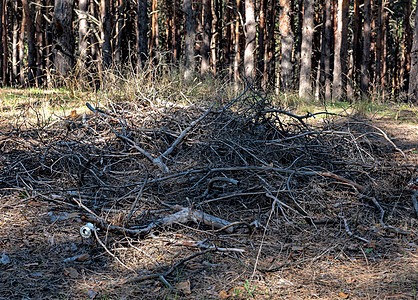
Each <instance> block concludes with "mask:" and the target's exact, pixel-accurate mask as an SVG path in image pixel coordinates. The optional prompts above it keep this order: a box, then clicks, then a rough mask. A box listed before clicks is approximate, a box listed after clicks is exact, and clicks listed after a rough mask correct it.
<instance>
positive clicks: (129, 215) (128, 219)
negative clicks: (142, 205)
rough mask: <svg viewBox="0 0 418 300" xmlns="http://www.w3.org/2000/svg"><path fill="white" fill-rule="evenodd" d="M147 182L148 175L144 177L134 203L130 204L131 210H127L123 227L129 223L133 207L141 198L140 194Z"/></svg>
mask: <svg viewBox="0 0 418 300" xmlns="http://www.w3.org/2000/svg"><path fill="white" fill-rule="evenodd" d="M147 182H148V174H147V176H146V177H145V180H144V184H143V185H142V186H141V189H140V190H139V192H138V195H137V196H136V198H135V201H134V202H133V203H132V206H131V209H130V210H129V213H128V216H127V217H126V220H125V225H126V224H128V223H129V221H130V220H131V218H132V214H133V213H134V210H135V206H136V204H137V203H138V200H139V198H141V197H142V193H143V192H144V188H145V186H146V185H147Z"/></svg>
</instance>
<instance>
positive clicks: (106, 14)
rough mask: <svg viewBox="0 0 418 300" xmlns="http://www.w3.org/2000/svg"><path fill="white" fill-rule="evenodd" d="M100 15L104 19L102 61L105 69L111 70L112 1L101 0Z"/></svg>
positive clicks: (102, 27)
mask: <svg viewBox="0 0 418 300" xmlns="http://www.w3.org/2000/svg"><path fill="white" fill-rule="evenodd" d="M100 14H101V19H102V26H101V39H102V43H103V44H102V61H103V67H104V68H109V67H110V65H111V64H112V48H111V45H110V34H111V22H110V20H111V16H110V0H101V5H100Z"/></svg>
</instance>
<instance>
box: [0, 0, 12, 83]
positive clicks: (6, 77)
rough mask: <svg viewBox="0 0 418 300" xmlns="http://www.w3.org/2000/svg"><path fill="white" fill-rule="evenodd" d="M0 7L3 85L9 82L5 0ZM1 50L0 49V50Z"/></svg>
mask: <svg viewBox="0 0 418 300" xmlns="http://www.w3.org/2000/svg"><path fill="white" fill-rule="evenodd" d="M0 9H1V10H2V12H3V16H2V20H1V21H0V22H1V29H0V30H1V32H2V33H1V34H0V39H1V42H0V43H1V44H2V49H3V63H2V69H3V72H2V76H3V86H5V85H8V84H9V79H10V78H9V47H8V45H9V44H8V35H7V33H8V30H7V28H8V20H9V19H8V9H7V1H3V3H2V6H0ZM0 51H1V50H0Z"/></svg>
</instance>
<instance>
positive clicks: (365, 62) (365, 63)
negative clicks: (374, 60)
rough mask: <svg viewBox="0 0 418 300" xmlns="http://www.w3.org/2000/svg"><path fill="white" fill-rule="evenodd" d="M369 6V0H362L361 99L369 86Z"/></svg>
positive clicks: (366, 94)
mask: <svg viewBox="0 0 418 300" xmlns="http://www.w3.org/2000/svg"><path fill="white" fill-rule="evenodd" d="M371 24H372V22H371V6H370V0H364V39H363V56H362V63H361V82H360V89H361V92H362V97H367V96H368V90H369V84H370V70H369V68H370V45H371V41H370V39H371V33H372V28H371Z"/></svg>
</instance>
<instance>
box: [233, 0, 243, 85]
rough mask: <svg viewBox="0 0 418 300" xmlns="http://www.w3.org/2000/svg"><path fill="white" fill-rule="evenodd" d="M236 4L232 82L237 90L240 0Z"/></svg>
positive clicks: (239, 61)
mask: <svg viewBox="0 0 418 300" xmlns="http://www.w3.org/2000/svg"><path fill="white" fill-rule="evenodd" d="M236 1H237V2H236V4H237V7H236V8H237V15H236V16H235V18H236V20H235V34H234V49H235V56H234V82H235V87H236V88H237V84H238V81H239V80H240V76H239V65H240V63H241V43H240V40H241V38H240V37H241V31H240V26H241V23H240V13H241V0H236Z"/></svg>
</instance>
